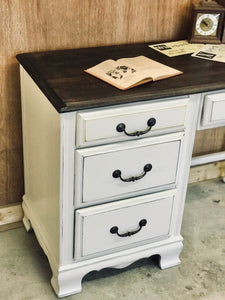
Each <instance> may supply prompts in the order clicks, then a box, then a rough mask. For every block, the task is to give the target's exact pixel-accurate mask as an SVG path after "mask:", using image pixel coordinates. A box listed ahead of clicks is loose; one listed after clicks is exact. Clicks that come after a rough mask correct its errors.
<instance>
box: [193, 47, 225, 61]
mask: <svg viewBox="0 0 225 300" xmlns="http://www.w3.org/2000/svg"><path fill="white" fill-rule="evenodd" d="M192 56H193V57H197V58H202V59H207V60H213V61H219V62H223V63H225V45H215V44H213V45H211V44H206V45H204V46H203V47H202V48H201V49H200V50H199V51H197V52H195V53H194V54H192Z"/></svg>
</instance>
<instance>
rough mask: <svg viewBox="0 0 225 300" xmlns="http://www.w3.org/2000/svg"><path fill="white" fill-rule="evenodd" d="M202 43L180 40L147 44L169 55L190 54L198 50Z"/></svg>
mask: <svg viewBox="0 0 225 300" xmlns="http://www.w3.org/2000/svg"><path fill="white" fill-rule="evenodd" d="M202 45H203V44H191V43H188V41H187V40H181V41H176V42H169V43H160V44H155V45H149V47H150V48H152V49H154V50H156V51H159V52H161V53H163V54H165V55H167V56H169V57H173V56H178V55H184V54H191V53H193V52H196V51H198V50H199V49H200V48H201V47H202Z"/></svg>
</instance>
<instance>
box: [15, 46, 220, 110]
mask: <svg viewBox="0 0 225 300" xmlns="http://www.w3.org/2000/svg"><path fill="white" fill-rule="evenodd" d="M139 55H144V56H146V57H149V58H151V59H154V60H156V61H158V62H160V63H163V64H166V65H168V66H170V67H173V68H176V69H178V70H180V71H182V72H183V74H182V75H178V76H175V77H172V78H167V79H164V80H160V81H156V82H150V83H147V84H144V85H141V86H137V87H134V88H132V89H129V90H126V91H121V90H119V89H117V88H115V87H113V86H111V85H109V84H107V83H106V82H104V81H102V80H100V79H97V78H96V77H93V76H91V75H89V74H87V73H85V72H84V70H85V69H87V68H90V67H92V66H94V65H96V64H98V63H100V62H102V61H104V60H106V59H115V60H116V59H119V58H124V57H134V56H139ZM17 59H18V61H19V62H20V64H21V65H22V66H23V67H24V69H25V70H26V71H27V72H28V74H29V75H30V76H31V77H32V78H33V80H34V81H35V82H36V84H37V85H38V86H39V87H40V89H41V90H42V92H43V93H44V94H45V95H46V97H47V98H48V99H49V101H50V102H51V103H52V104H53V106H54V107H55V108H56V110H57V111H58V112H60V113H62V112H69V111H74V110H80V109H86V108H94V107H100V106H107V105H116V104H122V103H132V102H136V101H147V100H153V99H158V98H162V97H163V98H164V97H173V96H182V95H188V94H194V93H201V92H207V91H212V90H220V89H224V88H225V64H223V63H220V62H213V61H208V60H203V59H199V58H194V57H192V56H191V55H182V56H177V57H167V56H166V55H163V54H161V53H159V52H157V51H155V50H152V49H151V48H149V47H148V44H147V43H142V44H128V45H115V46H105V47H95V48H83V49H70V50H58V51H50V52H36V53H25V54H19V55H17Z"/></svg>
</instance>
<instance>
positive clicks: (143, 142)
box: [21, 68, 203, 297]
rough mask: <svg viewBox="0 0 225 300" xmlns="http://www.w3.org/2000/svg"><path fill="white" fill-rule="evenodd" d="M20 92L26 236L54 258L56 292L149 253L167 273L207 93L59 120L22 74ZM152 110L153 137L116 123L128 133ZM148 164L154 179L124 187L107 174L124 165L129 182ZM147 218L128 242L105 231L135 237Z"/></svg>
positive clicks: (174, 259) (177, 243) (178, 244)
mask: <svg viewBox="0 0 225 300" xmlns="http://www.w3.org/2000/svg"><path fill="white" fill-rule="evenodd" d="M21 87H22V111H23V137H24V163H25V195H24V198H23V200H24V201H23V209H24V214H25V216H24V224H25V226H26V228H27V230H29V229H30V228H31V226H32V227H33V229H34V231H35V234H36V235H37V238H38V240H39V243H40V245H41V246H42V248H43V249H44V251H45V253H46V255H47V257H48V259H49V262H50V265H51V268H52V272H53V277H52V280H51V282H52V286H53V288H54V290H55V292H56V293H57V295H58V296H59V297H63V296H68V295H71V294H73V293H78V292H80V291H81V280H82V278H83V276H84V275H85V274H87V273H88V272H90V271H93V270H100V269H102V268H106V267H115V268H121V267H124V266H127V265H129V264H131V263H133V262H134V261H136V260H138V259H140V258H144V257H149V256H151V255H155V254H158V255H160V257H161V261H160V267H161V268H168V267H172V266H175V265H177V264H179V263H180V260H179V254H180V252H181V250H182V247H183V244H182V237H181V236H180V228H181V223H182V215H183V208H184V202H185V196H186V187H187V180H188V174H189V167H190V162H191V154H192V147H193V142H194V135H195V130H196V127H197V121H198V118H199V117H198V116H200V115H201V113H200V109H201V106H200V103H201V105H202V103H203V102H202V101H203V100H202V99H203V95H200V94H198V95H189V96H188V97H183V98H182V99H180V100H178V98H177V97H176V98H174V99H170V100H169V101H168V99H166V100H165V99H159V100H157V101H153V102H151V101H149V102H146V103H145V104H143V103H135V104H128V105H118V106H115V107H108V108H99V109H98V108H96V109H93V110H90V111H88V110H87V111H82V112H71V113H62V114H58V113H57V112H56V111H55V109H54V108H53V107H52V106H51V104H50V103H49V101H48V100H47V99H46V97H45V96H44V95H43V93H42V92H41V91H40V89H39V88H38V87H37V86H36V85H35V84H34V82H33V81H32V80H31V78H30V77H29V76H28V75H27V74H26V72H25V71H24V70H23V69H22V68H21ZM146 111H147V113H146ZM153 112H154V116H155V115H156V114H158V117H157V118H159V120H161V121H158V122H157V126H159V127H158V128H157V127H155V128H154V130H153V131H152V133H151V132H150V133H148V134H147V135H146V136H147V138H146V136H141V137H138V138H137V137H135V138H132V137H127V136H120V135H119V134H118V133H117V132H115V128H114V127H115V126H114V125H115V124H117V123H118V122H122V121H123V122H126V124H127V126H130V127H129V131H136V130H143V129H145V128H143V127H145V123H146V119H147V118H148V116H149V113H150V115H151V113H153ZM77 115H78V118H77ZM140 116H141V118H140V119H139V117H140ZM151 116H152V115H151ZM154 116H153V117H154ZM162 116H163V117H162ZM76 119H77V120H78V121H77V123H76ZM131 123H132V125H131ZM112 124H114V125H113V126H114V127H113V126H112ZM132 126H133V127H132ZM92 129H93V130H92ZM76 141H77V142H76ZM106 144H108V145H106ZM75 145H77V146H79V148H76V147H75ZM80 146H82V147H83V148H82V147H80ZM86 146H88V147H87V148H86ZM153 161H154V162H153ZM145 163H151V164H152V165H153V169H152V174H151V172H149V174H148V173H147V174H146V176H145V177H144V178H142V179H141V180H140V181H137V182H132V183H131V184H130V183H128V185H127V187H126V185H125V189H124V186H123V187H121V185H122V184H123V183H122V182H120V181H115V182H114V178H112V176H111V175H112V171H114V169H121V171H122V174H123V175H124V176H125V177H129V176H136V175H139V172H140V171H142V170H143V166H144V165H145ZM155 166H157V167H155ZM157 168H158V169H157ZM109 170H110V171H109ZM125 170H126V171H125ZM107 172H109V174H108V175H109V177H108V179H107V180H106V182H105V181H104V180H105V177H104V176H106V175H105V174H106V173H107ZM154 172H155V173H154ZM108 175H107V176H108ZM148 175H150V176H148ZM151 175H154V176H153V177H154V178H151ZM107 176H106V178H107ZM150 178H151V180H150ZM142 180H143V181H142ZM115 183H116V185H115ZM159 185H161V187H160V188H159V187H158V186H159ZM128 186H129V187H128ZM124 191H125V192H124ZM99 193H100V196H99ZM107 193H108V194H107ZM83 198H84V199H86V200H85V201H86V204H85V205H83V203H82V199H83ZM107 201H108V203H104V202H107ZM83 206H85V207H83ZM87 206H89V207H87ZM74 216H76V218H74ZM142 217H143V218H146V219H147V226H146V227H143V228H142V230H141V231H140V232H138V233H137V234H136V235H133V236H132V237H129V238H130V240H129V238H125V240H123V238H121V239H120V238H119V237H117V236H113V235H112V234H111V233H110V232H109V229H110V226H118V227H119V230H121V231H122V232H126V231H127V230H128V231H132V230H134V229H135V228H137V223H138V221H139V219H140V218H142ZM74 224H75V225H74ZM151 230H152V231H151ZM96 237H97V238H98V239H99V241H100V242H99V243H95V240H96ZM74 252H75V253H74Z"/></svg>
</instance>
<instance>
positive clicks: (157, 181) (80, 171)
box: [75, 132, 183, 206]
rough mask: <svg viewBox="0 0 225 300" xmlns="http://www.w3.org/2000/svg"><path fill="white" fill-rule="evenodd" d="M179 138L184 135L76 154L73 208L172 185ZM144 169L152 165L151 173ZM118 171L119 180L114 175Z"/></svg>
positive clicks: (84, 150) (145, 140)
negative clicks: (119, 173) (74, 203)
mask: <svg viewBox="0 0 225 300" xmlns="http://www.w3.org/2000/svg"><path fill="white" fill-rule="evenodd" d="M182 137H183V132H181V133H174V134H168V135H162V136H160V137H153V138H148V139H141V140H139V141H138V142H137V141H133V142H124V143H118V144H115V145H106V146H101V147H94V148H89V149H79V150H76V154H75V169H76V170H75V174H77V175H76V176H75V186H76V189H75V201H76V205H77V206H80V205H81V204H82V203H90V202H94V201H95V202H96V203H98V202H106V201H110V200H113V199H118V198H121V197H123V198H125V197H127V196H130V195H131V194H133V195H140V194H143V193H145V192H146V191H148V190H149V189H151V188H156V187H157V188H158V190H159V187H161V189H162V186H166V187H168V186H167V185H171V184H175V181H176V174H177V166H178V160H179V153H180V147H181V141H182ZM146 165H147V167H148V165H151V166H150V170H148V169H147V167H145V166H146ZM151 167H152V168H151ZM118 170H120V172H121V175H120V177H118V176H116V174H115V173H118ZM115 171H116V172H115ZM117 175H118V174H117ZM139 177H142V178H139ZM124 180H125V181H124ZM128 180H130V181H129V182H126V181H128ZM164 189H165V187H164Z"/></svg>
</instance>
